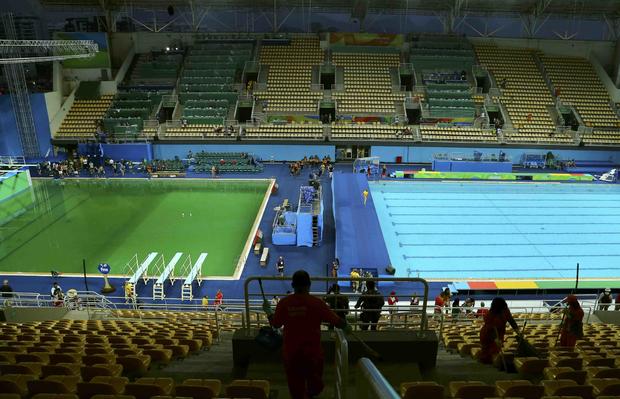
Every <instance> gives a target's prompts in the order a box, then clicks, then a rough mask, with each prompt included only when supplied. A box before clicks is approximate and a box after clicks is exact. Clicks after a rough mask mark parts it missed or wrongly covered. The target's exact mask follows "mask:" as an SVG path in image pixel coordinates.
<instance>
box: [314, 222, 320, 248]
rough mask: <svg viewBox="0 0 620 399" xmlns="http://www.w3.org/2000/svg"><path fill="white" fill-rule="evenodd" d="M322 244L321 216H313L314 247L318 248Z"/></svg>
mask: <svg viewBox="0 0 620 399" xmlns="http://www.w3.org/2000/svg"><path fill="white" fill-rule="evenodd" d="M320 243H321V228H320V227H319V215H312V246H313V247H318V246H319V245H320Z"/></svg>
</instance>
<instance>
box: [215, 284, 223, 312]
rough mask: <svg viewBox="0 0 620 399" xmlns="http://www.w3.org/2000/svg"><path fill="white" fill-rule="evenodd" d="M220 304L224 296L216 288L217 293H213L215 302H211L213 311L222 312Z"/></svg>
mask: <svg viewBox="0 0 620 399" xmlns="http://www.w3.org/2000/svg"><path fill="white" fill-rule="evenodd" d="M222 303H224V294H223V293H222V290H220V289H219V288H218V290H217V292H216V293H215V301H214V302H213V304H214V305H215V310H222V309H221V307H222Z"/></svg>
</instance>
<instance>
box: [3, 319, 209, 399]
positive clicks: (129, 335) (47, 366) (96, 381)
mask: <svg viewBox="0 0 620 399" xmlns="http://www.w3.org/2000/svg"><path fill="white" fill-rule="evenodd" d="M209 325H210V324H209V323H201V322H199V321H197V320H196V319H195V318H194V319H193V320H190V319H186V318H179V319H175V320H172V319H168V320H166V321H161V320H159V321H150V322H148V321H139V320H130V321H124V320H113V321H101V320H97V321H78V320H56V321H45V322H29V323H19V324H16V323H1V324H0V333H1V334H2V338H1V339H0V353H3V354H4V353H10V354H12V356H3V358H2V359H3V362H2V364H0V374H1V376H0V392H2V393H15V394H18V395H20V397H31V396H33V395H36V394H52V393H53V394H73V395H77V396H78V397H79V398H80V399H89V398H91V397H92V396H93V395H95V394H109V395H117V394H122V393H127V394H131V395H133V396H134V397H136V398H150V397H151V395H152V394H155V393H157V394H170V393H171V392H173V388H174V383H173V382H172V380H171V379H166V378H157V379H153V378H142V376H143V375H144V374H145V373H147V372H148V370H149V368H150V366H151V364H153V362H152V358H151V355H150V354H153V355H156V356H154V359H155V360H159V357H161V355H162V354H168V355H170V356H172V357H174V358H181V359H183V358H185V357H187V356H188V355H189V354H190V353H195V352H197V351H200V350H202V349H205V348H209V347H210V346H211V344H212V342H213V341H212V339H213V338H212V335H211V332H210V329H209ZM166 360H167V361H169V358H168V359H166ZM165 363H166V362H164V365H165ZM121 374H122V375H124V376H127V377H130V378H138V379H137V380H136V381H135V382H134V383H131V382H130V380H129V379H128V378H125V377H122V376H121ZM218 382H219V381H218ZM189 385H191V384H189ZM203 385H205V386H208V387H216V386H218V385H217V384H216V382H215V381H211V382H210V383H208V384H207V383H203ZM219 386H221V384H220V385H219ZM154 387H156V388H154Z"/></svg>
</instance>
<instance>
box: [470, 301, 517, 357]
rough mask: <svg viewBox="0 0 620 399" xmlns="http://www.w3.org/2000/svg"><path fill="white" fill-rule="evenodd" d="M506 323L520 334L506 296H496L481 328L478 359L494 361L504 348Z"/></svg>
mask: <svg viewBox="0 0 620 399" xmlns="http://www.w3.org/2000/svg"><path fill="white" fill-rule="evenodd" d="M506 323H508V324H510V326H511V327H512V329H513V330H515V332H516V333H517V335H520V332H519V326H517V322H515V319H514V318H513V317H512V314H511V313H510V309H508V304H507V303H506V301H505V300H504V298H495V299H493V302H491V308H490V309H489V312H488V313H487V314H486V315H484V325H483V326H482V328H481V329H480V346H481V350H480V352H478V360H479V361H480V362H482V363H488V364H490V363H493V359H494V358H495V356H497V355H498V354H499V353H500V351H501V350H502V345H503V344H504V335H506Z"/></svg>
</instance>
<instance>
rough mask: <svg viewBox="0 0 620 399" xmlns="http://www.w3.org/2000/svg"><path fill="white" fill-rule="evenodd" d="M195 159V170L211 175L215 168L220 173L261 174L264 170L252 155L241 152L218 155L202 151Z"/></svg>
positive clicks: (195, 155)
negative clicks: (214, 167)
mask: <svg viewBox="0 0 620 399" xmlns="http://www.w3.org/2000/svg"><path fill="white" fill-rule="evenodd" d="M193 158H194V160H195V166H194V170H195V171H196V172H199V173H200V172H206V173H210V172H211V168H212V167H213V166H216V167H217V168H218V171H219V172H220V173H222V172H233V173H235V172H236V173H242V172H260V171H262V170H263V166H262V165H261V164H260V163H258V162H256V161H255V160H254V158H253V157H252V156H251V155H248V154H244V153H239V152H229V153H217V152H204V151H202V152H199V153H196V154H194V156H193Z"/></svg>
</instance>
